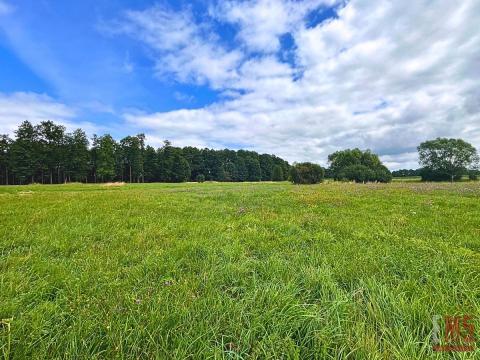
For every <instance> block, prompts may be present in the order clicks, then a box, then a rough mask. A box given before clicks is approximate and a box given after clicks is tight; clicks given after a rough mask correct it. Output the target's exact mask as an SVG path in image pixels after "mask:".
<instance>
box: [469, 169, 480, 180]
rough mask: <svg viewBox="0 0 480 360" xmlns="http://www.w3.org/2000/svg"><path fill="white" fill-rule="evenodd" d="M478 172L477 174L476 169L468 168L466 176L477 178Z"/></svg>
mask: <svg viewBox="0 0 480 360" xmlns="http://www.w3.org/2000/svg"><path fill="white" fill-rule="evenodd" d="M478 174H479V171H478V170H470V171H469V172H468V178H469V179H470V180H478Z"/></svg>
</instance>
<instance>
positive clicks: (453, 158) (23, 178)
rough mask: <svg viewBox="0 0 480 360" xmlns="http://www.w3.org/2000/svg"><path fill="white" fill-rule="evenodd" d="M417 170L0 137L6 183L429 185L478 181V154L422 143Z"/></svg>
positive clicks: (131, 143)
mask: <svg viewBox="0 0 480 360" xmlns="http://www.w3.org/2000/svg"><path fill="white" fill-rule="evenodd" d="M417 149H418V153H419V159H420V161H419V162H420V165H422V168H420V169H416V170H407V169H403V170H397V171H393V172H390V170H389V169H388V168H387V167H386V166H385V165H384V164H383V163H382V162H381V161H380V158H379V156H378V155H377V154H374V153H372V152H371V151H370V150H365V151H362V150H360V149H358V148H355V149H345V150H340V151H336V152H334V153H332V154H330V155H329V156H328V163H329V167H328V168H327V169H324V168H322V167H321V166H319V165H317V164H313V163H309V162H305V163H294V164H293V165H290V164H289V163H288V162H287V161H286V160H284V159H282V158H280V157H278V156H275V155H271V154H259V153H257V152H255V151H248V150H229V149H223V150H214V149H208V148H204V149H199V148H196V147H191V146H187V147H183V148H180V147H176V146H173V145H172V143H171V142H170V141H168V140H165V141H164V143H163V146H161V147H159V148H154V147H152V146H150V145H146V144H145V135H144V134H138V135H135V136H126V137H124V138H123V139H121V140H120V141H116V140H115V139H114V138H113V137H112V136H111V135H109V134H105V135H102V136H97V135H93V137H92V139H91V141H90V140H89V138H88V136H87V134H86V133H85V131H83V130H82V129H77V130H75V131H73V132H67V130H66V128H65V127H64V126H63V125H58V124H55V123H54V122H52V121H43V122H41V123H39V124H37V125H33V124H32V123H30V122H29V121H24V122H23V123H21V124H20V125H19V126H18V128H17V130H16V131H15V139H11V138H10V137H9V136H8V135H0V185H23V184H31V183H40V184H59V183H68V182H83V183H103V182H116V181H120V182H130V183H141V182H169V183H178V182H185V181H195V182H204V181H231V182H243V181H285V180H290V181H292V182H293V183H296V184H314V183H318V182H321V181H323V179H324V178H330V179H334V180H337V181H355V182H358V183H365V182H384V183H386V182H390V181H391V180H392V178H393V177H399V178H406V177H421V180H423V181H458V180H461V179H462V178H464V177H466V176H467V177H468V178H469V179H470V180H477V179H478V176H479V171H478V154H477V151H476V149H475V148H474V147H473V146H472V145H471V144H469V143H467V142H465V141H463V140H461V139H445V138H437V139H435V140H430V141H426V142H424V143H422V144H420V145H419V146H418V148H417Z"/></svg>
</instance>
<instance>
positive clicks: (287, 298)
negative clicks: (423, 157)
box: [0, 183, 480, 359]
mask: <svg viewBox="0 0 480 360" xmlns="http://www.w3.org/2000/svg"><path fill="white" fill-rule="evenodd" d="M479 215H480V184H479V183H458V184H447V183H445V184H443V183H442V184H424V183H392V184H386V185H381V184H367V185H355V184H344V183H326V184H319V185H314V186H294V185H290V184H287V183H256V184H253V183H244V184H240V183H237V184H230V183H228V184H227V183H204V184H178V185H172V184H144V185H143V184H142V185H126V186H123V187H106V186H102V185H80V184H79V185H57V186H55V185H54V186H40V185H38V186H27V187H0V235H1V237H0V287H1V291H0V318H2V319H5V320H4V321H3V325H2V326H0V347H1V353H2V354H3V356H4V357H5V358H9V359H32V358H33V359H60V358H62V359H110V358H118V359H170V358H175V359H177V358H178V359H184V358H192V359H206V358H217V359H221V358H227V359H245V358H271V359H282V358H284V359H287V358H288V359H290V358H292V359H310V358H318V359H338V358H350V359H423V358H453V357H456V358H465V359H473V358H475V357H477V358H480V351H478V350H477V351H476V352H475V353H472V352H470V353H463V354H462V353H457V354H447V353H444V354H442V353H433V352H432V350H431V348H432V345H431V344H430V335H431V332H432V316H434V315H435V314H439V315H442V316H443V315H455V314H457V315H460V314H470V315H473V316H478V315H480V281H479V280H480V277H479V275H480V256H479V251H480V216H479ZM475 324H476V325H477V328H476V335H477V339H479V338H480V334H479V329H480V322H478V321H476V322H475ZM478 345H479V344H477V347H478Z"/></svg>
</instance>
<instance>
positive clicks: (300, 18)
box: [0, 0, 480, 169]
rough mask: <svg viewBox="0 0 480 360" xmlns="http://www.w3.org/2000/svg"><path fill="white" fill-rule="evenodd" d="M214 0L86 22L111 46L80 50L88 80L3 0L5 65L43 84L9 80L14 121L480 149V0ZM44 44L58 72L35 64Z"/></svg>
mask: <svg viewBox="0 0 480 360" xmlns="http://www.w3.org/2000/svg"><path fill="white" fill-rule="evenodd" d="M200 3H201V4H199V3H197V2H193V3H189V2H185V3H183V2H181V3H180V4H178V3H168V2H165V1H164V2H160V3H148V4H142V6H141V7H139V6H135V5H134V4H129V3H128V2H125V4H124V5H125V7H124V8H121V9H114V11H112V9H108V11H107V9H105V8H99V9H98V12H99V13H101V16H99V17H97V18H96V19H94V20H95V21H93V20H92V21H90V20H89V21H86V22H87V23H89V24H90V27H89V28H90V29H94V31H93V30H92V34H90V38H89V39H88V41H86V40H85V41H80V40H79V39H76V41H73V44H74V45H75V46H76V47H77V48H78V47H80V49H81V47H82V46H88V45H89V44H97V40H96V36H98V42H100V43H101V44H102V50H101V51H99V55H98V59H96V58H95V56H96V55H95V54H96V53H95V52H92V53H93V55H92V59H90V60H89V61H90V62H91V64H90V63H89V62H87V64H90V65H91V67H90V66H89V65H88V66H87V65H85V66H83V65H84V64H85V62H83V61H82V57H80V58H79V60H78V61H80V62H81V64H82V66H77V69H76V71H77V72H81V71H85V73H88V75H86V76H85V79H84V80H82V78H83V76H74V75H73V74H72V72H74V71H75V70H74V68H72V67H69V66H68V64H69V62H68V60H69V59H68V58H65V56H59V55H58V54H57V53H56V52H55V51H54V50H52V49H51V46H52V44H51V43H49V42H48V41H47V40H45V42H43V43H40V44H36V43H35V42H34V36H32V35H31V34H29V33H28V32H29V30H28V28H26V27H25V26H26V24H27V22H20V24H19V25H16V26H13V27H12V26H11V25H12V23H11V17H12V16H14V15H15V13H16V12H18V11H21V9H22V1H20V2H19V3H16V4H15V7H13V6H11V5H8V4H7V2H5V1H1V0H0V29H1V30H0V32H2V33H3V41H2V42H0V50H2V47H3V50H2V51H3V52H2V51H0V66H3V67H4V69H5V66H6V65H7V66H8V63H7V64H6V65H2V60H1V56H2V53H7V54H9V56H11V57H14V56H17V57H18V58H20V59H22V62H23V63H24V64H26V68H27V69H30V70H29V71H31V72H32V73H33V74H34V75H32V77H33V76H36V77H38V78H39V79H40V80H38V83H41V85H38V84H36V83H34V82H33V81H30V83H32V84H34V85H35V86H31V87H29V86H27V85H28V83H29V82H28V81H26V80H25V81H23V83H25V84H26V85H25V84H24V86H23V87H22V84H16V83H15V81H14V80H10V81H9V84H8V86H3V87H2V86H1V85H0V132H11V131H12V129H13V128H14V126H15V125H17V124H18V123H19V122H20V121H22V120H25V118H28V119H30V120H32V121H40V120H42V119H44V118H48V119H51V120H57V121H59V122H62V123H65V124H67V125H68V126H75V125H76V124H78V126H83V127H87V129H88V130H89V131H92V132H94V131H112V132H113V133H114V134H115V135H117V136H122V130H119V129H124V130H125V131H126V130H128V131H129V132H130V133H131V132H135V131H136V132H145V133H146V134H147V141H149V142H150V143H152V144H153V145H159V144H160V142H161V141H162V140H163V139H169V140H171V141H173V143H174V144H176V145H179V146H184V145H192V146H199V147H214V148H224V147H229V148H248V149H254V150H256V151H258V152H266V153H274V154H276V155H278V156H281V157H283V158H285V159H287V160H290V161H315V162H319V163H321V164H325V163H326V158H327V155H328V154H329V153H331V152H333V151H335V150H338V149H342V148H348V147H350V148H351V147H360V148H362V149H366V148H369V149H372V150H373V151H375V152H377V153H379V154H380V155H381V158H382V160H384V161H385V163H386V164H387V166H389V167H390V168H392V169H396V168H402V167H412V168H415V167H417V154H416V146H417V145H418V144H419V143H420V142H421V141H424V140H426V139H430V138H435V137H438V136H442V137H443V136H444V137H459V138H463V139H465V140H467V141H469V142H471V143H472V144H473V145H475V146H477V147H479V146H480V86H479V82H478V80H479V79H480V31H478V24H479V23H480V2H478V1H476V0H464V1H462V2H460V3H458V2H452V1H447V0H436V1H431V0H428V1H427V0H420V1H415V2H410V3H408V5H406V4H405V3H402V2H398V1H396V2H390V1H380V0H378V1H372V0H368V1H367V0H351V1H338V0H304V1H293V0H249V1H234V0H227V1H210V2H208V3H207V5H204V3H205V2H200ZM128 5H130V6H128ZM53 7H54V6H53V5H52V8H50V9H49V11H53V12H54V11H55V9H54V8H53ZM30 16H35V14H34V13H32V14H30ZM25 21H27V20H25ZM22 24H23V25H24V27H22ZM63 26H67V25H66V24H63ZM70 26H71V25H70ZM30 31H31V30H30ZM50 31H51V29H50ZM75 34H76V36H82V35H81V34H77V33H75ZM72 46H73V45H72ZM105 49H108V51H107V50H105ZM83 50H86V49H83ZM45 54H47V55H48V56H45ZM41 55H44V56H42V57H41V59H43V60H42V62H41V64H42V67H45V66H47V67H48V66H51V67H55V66H56V67H58V73H55V74H52V71H51V70H48V71H47V70H45V69H41V68H39V66H38V64H36V65H35V64H34V63H35V60H36V59H37V58H39V57H40V56H41ZM45 59H47V60H45ZM100 59H101V60H100ZM105 59H108V60H109V61H106V60H105ZM12 61H13V60H12ZM99 64H100V65H99ZM99 66H100V67H99ZM82 67H83V68H82ZM93 67H95V69H94V70H92V69H93ZM91 68H92V69H91ZM18 71H20V70H18ZM21 71H24V72H26V71H27V70H24V69H21ZM2 74H3V73H2V72H1V70H0V76H2ZM62 74H63V76H60V75H62ZM80 75H81V74H80ZM92 78H93V79H99V81H98V86H97V87H95V88H94V89H93V88H92V90H91V91H90V90H89V89H90V87H91V86H93V85H92ZM123 79H125V81H123ZM0 81H1V80H0ZM112 84H113V85H112ZM107 85H108V86H107ZM75 89H78V91H75ZM82 91H84V92H85V95H83V96H82ZM167 93H168V94H167ZM156 94H158V95H157V97H156ZM163 94H165V95H163ZM170 94H171V95H170ZM90 96H91V97H90ZM95 96H96V97H95ZM169 96H171V101H170V100H168V99H169ZM85 116H88V117H89V118H88V119H85V118H84V117H85ZM86 120H88V122H87V121H86ZM123 135H126V134H123Z"/></svg>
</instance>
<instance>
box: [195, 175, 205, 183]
mask: <svg viewBox="0 0 480 360" xmlns="http://www.w3.org/2000/svg"><path fill="white" fill-rule="evenodd" d="M196 180H197V182H199V183H203V182H205V175H203V174H198V175H197V179H196Z"/></svg>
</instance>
